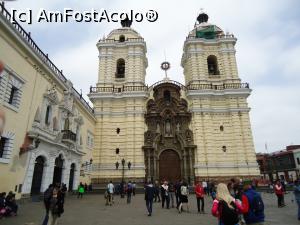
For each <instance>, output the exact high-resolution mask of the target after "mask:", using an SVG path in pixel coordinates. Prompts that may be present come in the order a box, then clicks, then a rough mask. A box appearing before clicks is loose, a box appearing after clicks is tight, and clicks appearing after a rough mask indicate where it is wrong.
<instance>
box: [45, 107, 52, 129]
mask: <svg viewBox="0 0 300 225" xmlns="http://www.w3.org/2000/svg"><path fill="white" fill-rule="evenodd" d="M50 121H51V106H50V105H48V106H47V109H46V116H45V124H46V125H47V126H49V125H50Z"/></svg>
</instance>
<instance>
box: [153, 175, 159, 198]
mask: <svg viewBox="0 0 300 225" xmlns="http://www.w3.org/2000/svg"><path fill="white" fill-rule="evenodd" d="M159 186H160V185H159V182H158V180H156V181H155V186H154V188H155V197H154V202H156V201H157V199H158V202H160V196H159Z"/></svg>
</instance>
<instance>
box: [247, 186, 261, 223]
mask: <svg viewBox="0 0 300 225" xmlns="http://www.w3.org/2000/svg"><path fill="white" fill-rule="evenodd" d="M242 205H243V214H244V219H245V222H246V224H251V225H254V224H255V225H263V224H264V221H265V213H264V208H265V207H264V203H263V200H262V198H261V195H260V194H259V193H258V192H256V191H255V190H253V189H252V187H251V185H250V184H248V183H247V182H245V184H244V193H243V195H242Z"/></svg>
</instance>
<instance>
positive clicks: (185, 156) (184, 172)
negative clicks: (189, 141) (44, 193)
mask: <svg viewBox="0 0 300 225" xmlns="http://www.w3.org/2000/svg"><path fill="white" fill-rule="evenodd" d="M182 157H183V177H184V179H185V180H186V181H187V166H186V158H187V155H186V151H185V149H184V150H183V156H182Z"/></svg>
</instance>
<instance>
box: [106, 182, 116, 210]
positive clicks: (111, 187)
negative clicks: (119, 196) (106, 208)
mask: <svg viewBox="0 0 300 225" xmlns="http://www.w3.org/2000/svg"><path fill="white" fill-rule="evenodd" d="M114 191H115V186H114V185H113V183H112V181H110V182H109V184H108V185H107V194H108V204H109V205H112V201H113V194H114Z"/></svg>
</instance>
